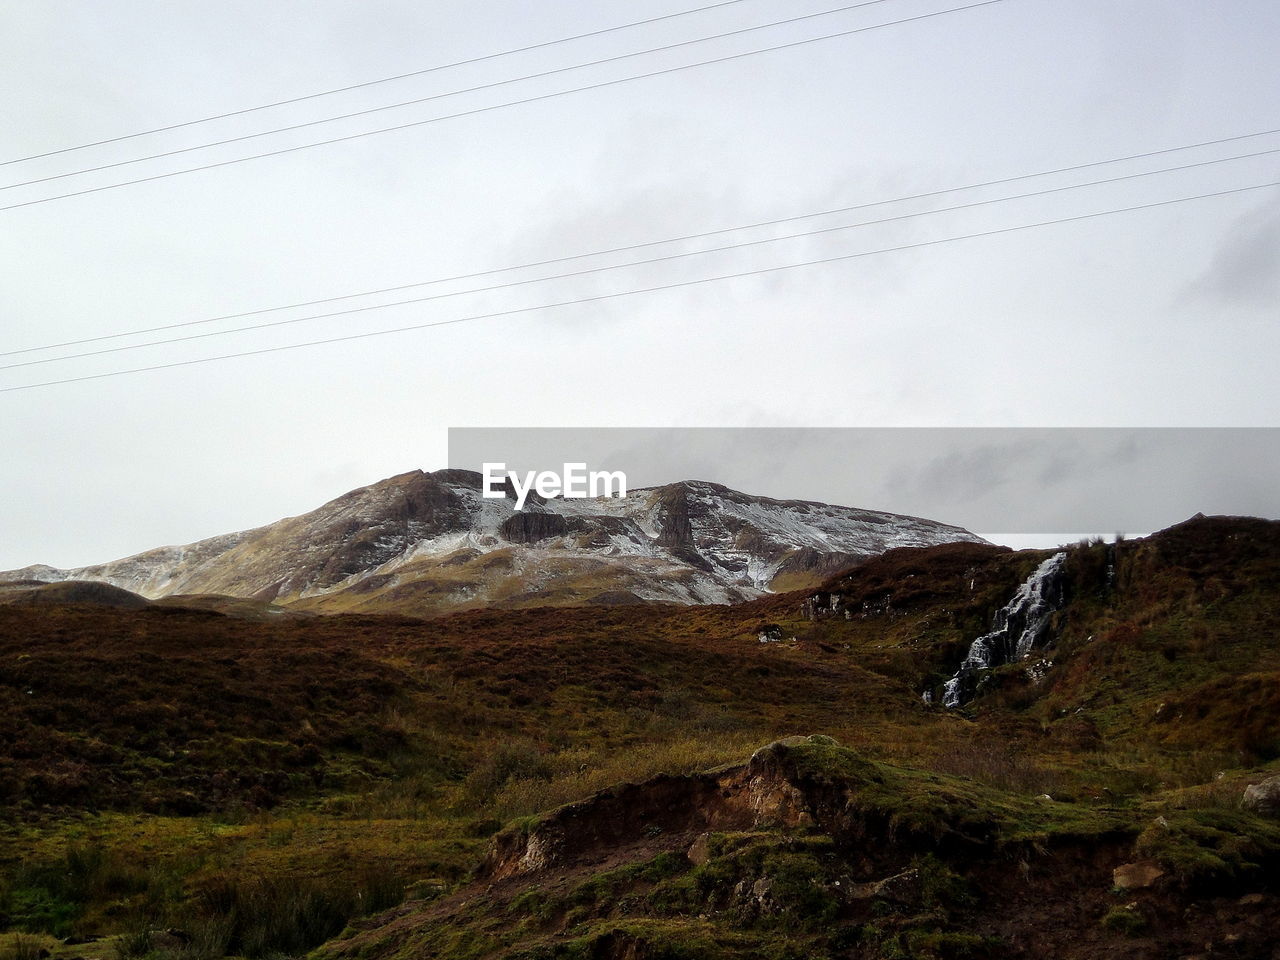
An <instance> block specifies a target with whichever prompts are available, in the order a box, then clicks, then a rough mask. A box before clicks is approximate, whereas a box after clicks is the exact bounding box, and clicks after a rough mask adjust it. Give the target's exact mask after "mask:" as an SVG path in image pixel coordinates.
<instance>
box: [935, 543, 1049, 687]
mask: <svg viewBox="0 0 1280 960" xmlns="http://www.w3.org/2000/svg"><path fill="white" fill-rule="evenodd" d="M1066 562H1067V555H1066V553H1065V552H1064V553H1055V554H1054V555H1053V556H1052V557H1050V558H1049V559H1048V560H1046V561H1044V563H1042V564H1040V566H1038V567H1036V569H1035V572H1034V573H1032V574H1031V576H1030V577H1028V578H1027V581H1026V583H1024V584H1023V585H1022V586H1020V587H1019V588H1018V592H1017V593H1015V594H1014V595H1013V599H1012V600H1010V601H1009V602H1008V603H1006V604H1005V605H1004V606H1003V607H1001V608H1000V609H999V610H998V611H996V616H995V622H994V623H993V624H992V629H991V632H990V633H984V634H983V635H982V636H980V637H979V638H978V639H977V640H975V641H973V645H972V646H970V647H969V653H968V655H967V656H966V657H965V658H964V662H963V663H961V664H960V669H959V670H957V671H956V675H955V676H954V677H952V678H951V679H950V680H948V681H947V683H946V685H945V686H944V687H943V690H942V704H943V706H945V707H958V706H960V705H961V704H963V703H964V702H965V701H967V700H968V699H969V698H970V697H972V696H973V689H974V687H975V686H976V685H977V675H978V674H979V673H980V672H981V671H984V670H990V669H991V668H992V667H999V666H1002V665H1004V664H1006V663H1013V662H1014V661H1016V660H1022V659H1023V658H1025V657H1026V656H1027V655H1028V654H1029V653H1031V651H1032V650H1034V649H1035V648H1036V647H1037V646H1039V645H1040V642H1041V640H1043V639H1044V635H1045V633H1046V632H1047V631H1048V629H1049V616H1050V614H1052V613H1053V612H1054V611H1055V610H1058V609H1059V608H1061V606H1062V603H1063V599H1064V598H1063V590H1062V579H1063V578H1062V573H1063V569H1064V568H1065V566H1066Z"/></svg>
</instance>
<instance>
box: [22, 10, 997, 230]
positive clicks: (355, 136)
mask: <svg viewBox="0 0 1280 960" xmlns="http://www.w3.org/2000/svg"><path fill="white" fill-rule="evenodd" d="M873 2H874V0H873ZM1003 2H1005V0H980V2H977V3H970V4H966V5H963V6H958V7H950V8H948V9H946V10H936V11H933V12H931V13H925V14H920V15H918V16H914V17H905V18H903V19H900V20H891V21H888V22H886V23H876V24H871V25H869V26H863V27H855V28H852V29H849V30H840V31H837V32H834V33H827V34H822V35H821V36H817V37H807V38H805V39H803V40H793V41H790V42H788V43H781V44H777V45H775V46H772V47H763V48H761V49H758V50H748V51H745V52H743V53H735V54H729V55H727V56H723V57H715V58H712V59H709V60H700V61H698V62H696V63H686V64H680V65H679V66H674V67H665V68H663V69H660V70H652V71H649V72H648V73H639V74H634V75H632V76H629V77H617V78H614V79H612V80H603V81H600V82H597V83H589V84H584V85H583V86H579V87H571V88H569V89H567V90H556V91H553V92H551V93H544V94H539V95H537V96H533V97H525V98H523V99H519V100H510V101H506V102H504V103H496V104H489V105H488V106H484V107H474V108H471V109H468V110H460V111H458V112H456V113H450V114H445V115H443V116H438V117H428V118H426V119H424V120H413V121H410V122H408V123H400V124H394V125H392V126H388V127H380V128H378V129H376V130H365V131H363V132H361V133H352V134H347V135H345V136H341V137H331V138H329V139H327V140H318V141H315V142H313V143H304V144H298V145H296V146H292V147H282V148H280V149H277V150H268V151H265V152H263V153H255V154H251V155H250V156H247V157H235V158H233V159H230V160H220V161H216V162H213V163H206V164H201V165H199V166H195V167H188V168H186V169H184V170H170V171H167V172H165V173H158V174H153V175H152V176H149V177H139V178H137V179H134V180H125V181H122V182H120V183H111V184H104V185H102V186H98V187H89V188H86V189H84V190H73V191H70V192H68V193H60V194H56V195H54V196H52V197H41V198H38V199H35V200H26V201H23V202H21V203H11V204H7V205H5V206H0V212H3V211H7V210H18V209H21V208H23V207H32V206H36V205H39V204H44V203H52V202H53V201H55V200H66V199H69V198H71V197H83V196H87V195H89V194H93V193H101V192H103V191H104V190H115V189H118V188H120V187H129V186H134V185H137V184H141V183H152V182H154V181H156V180H165V179H168V178H170V177H177V176H182V175H183V174H187V173H197V172H199V171H203V170H215V169H219V168H221V167H228V166H232V165H234V164H239V163H246V162H248V161H250V160H261V159H263V158H266V157H277V156H283V155H285V154H289V153H297V152H299V151H301V150H310V149H313V148H315V147H325V146H331V145H332V144H335V143H348V142H350V141H353V140H360V139H363V138H365V137H372V136H377V135H379V134H383V133H391V132H393V131H397V130H408V129H412V128H416V127H421V126H425V125H427V124H432V123H441V122H443V121H445V120H456V119H458V118H460V117H470V116H475V115H477V114H482V113H488V112H491V111H494V110H503V109H506V108H508V107H517V106H525V105H527V104H531V103H540V102H543V101H546V100H551V99H554V98H556V97H563V96H567V95H569V94H573V93H582V92H585V91H588V90H600V89H603V88H605V87H612V86H617V85H618V84H623V83H631V82H632V81H635V80H647V79H650V78H652V77H660V76H666V75H669V74H674V73H679V72H681V71H684V70H692V69H696V68H698V67H706V66H712V65H714V64H721V63H729V62H731V61H736V60H742V59H744V58H746V57H754V56H758V55H759V54H762V53H773V52H776V51H779V50H789V49H794V48H796V47H801V46H806V45H808V44H813V43H820V42H823V41H826V40H834V39H838V38H840V37H848V36H853V35H855V34H859V33H867V32H870V31H872V30H881V29H884V28H886V27H896V26H901V25H903V24H906V23H915V22H918V21H921V20H930V19H933V18H935V17H941V16H946V15H948V14H952V13H961V12H964V11H967V10H976V9H978V8H980V7H989V6H992V5H994V4H997V3H1003ZM276 132H283V131H276ZM255 136H256V135H255ZM227 142H231V141H227ZM192 149H198V148H192ZM157 156H162V155H160V154H158V155H157ZM148 159H149V158H148ZM130 162H132V161H130ZM83 172H88V171H83ZM32 182H35V181H32ZM20 185H21V184H14V185H13V186H20Z"/></svg>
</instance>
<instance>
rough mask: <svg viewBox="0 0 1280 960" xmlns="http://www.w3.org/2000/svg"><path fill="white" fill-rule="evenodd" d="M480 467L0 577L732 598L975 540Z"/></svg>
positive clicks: (840, 516)
mask: <svg viewBox="0 0 1280 960" xmlns="http://www.w3.org/2000/svg"><path fill="white" fill-rule="evenodd" d="M480 481H481V478H480V475H479V474H477V473H472V472H469V471H463V470H440V471H437V472H435V473H423V472H422V471H413V472H410V473H405V474H401V475H399V476H395V477H391V478H389V479H387V480H383V481H381V482H379V483H375V484H372V485H370V486H367V487H361V488H359V489H357V490H353V491H351V492H349V493H347V494H344V495H343V496H341V497H338V498H337V499H335V500H332V501H330V502H329V503H326V504H324V505H323V506H321V507H320V508H318V509H316V510H313V511H311V512H310V513H306V514H303V515H301V516H298V517H290V518H287V519H284V520H280V521H278V522H276V523H273V524H269V525H267V526H265V527H259V528H257V529H253V530H246V531H242V532H240V533H233V534H227V535H224V536H218V537H213V538H210V539H207V540H202V541H199V542H198V543H194V544H190V545H187V546H180V547H162V548H159V549H156V550H150V551H147V552H145V553H141V554H138V555H137V556H133V557H127V558H125V559H122V560H116V561H113V562H111V563H106V564H99V565H95V566H90V567H82V568H79V569H73V570H57V569H54V568H52V567H46V566H33V567H26V568H23V569H21V570H15V571H10V572H8V573H0V580H41V581H59V580H89V581H100V582H103V583H109V584H112V585H113V586H118V587H121V588H123V589H126V590H131V591H133V592H135V593H138V594H141V595H142V596H145V597H149V598H157V597H164V596H173V595H177V594H214V595H225V596H231V597H242V598H253V599H256V600H262V601H270V602H275V603H289V604H294V605H298V606H302V607H307V608H311V609H316V610H321V611H326V612H337V611H371V612H374V611H382V612H386V611H398V612H407V613H434V612H441V611H446V610H450V609H459V608H463V607H473V606H482V605H489V604H498V605H505V606H530V605H548V604H555V605H566V604H577V603H628V602H630V603H635V602H676V603H726V602H734V601H740V600H745V599H749V598H751V597H756V596H760V595H762V594H764V593H765V592H767V591H770V590H778V589H788V588H795V587H800V586H806V585H810V584H814V583H816V582H818V581H820V580H821V579H822V577H824V576H826V575H829V574H831V573H833V572H835V571H837V570H839V569H843V568H846V567H848V566H850V565H852V564H854V563H856V562H858V561H861V560H865V559H866V558H868V557H871V556H875V555H877V554H880V553H882V552H883V551H884V550H886V549H889V548H892V547H902V546H926V545H930V544H938V543H946V542H952V541H965V542H981V541H980V538H978V537H975V536H974V535H973V534H971V533H969V532H968V531H966V530H963V529H961V528H959V527H953V526H948V525H946V524H941V523H936V522H934V521H929V520H921V519H918V518H914V517H905V516H900V515H897V514H889V513H880V512H876V511H869V510H857V509H853V508H848V507H837V506H829V505H826V504H819V503H809V502H805V501H796V500H786V501H782V500H771V499H768V498H765V497H754V496H749V495H746V494H742V493H738V492H736V491H733V490H730V489H728V488H727V487H724V486H721V485H719V484H714V483H707V482H701V481H687V482H682V483H675V484H669V485H667V486H663V487H655V488H649V489H644V490H635V491H632V492H631V493H630V494H629V495H628V496H627V497H623V498H616V499H593V500H563V499H556V500H542V499H541V498H535V499H533V500H531V501H530V502H529V503H528V504H527V505H526V507H525V509H524V510H523V511H516V510H515V508H514V503H513V500H512V499H511V498H510V497H508V498H507V499H503V500H495V499H485V498H483V497H482V496H481V486H480Z"/></svg>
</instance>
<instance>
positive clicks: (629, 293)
mask: <svg viewBox="0 0 1280 960" xmlns="http://www.w3.org/2000/svg"><path fill="white" fill-rule="evenodd" d="M1269 187H1280V180H1273V181H1270V182H1268V183H1257V184H1253V185H1251V186H1247V187H1235V188H1232V189H1230V190H1218V191H1214V192H1212V193H1201V194H1195V195H1193V196H1190V197H1175V198H1173V199H1170V200H1158V201H1155V202H1152V203H1142V204H1136V205H1134V206H1129V207H1120V208H1117V209H1113V210H1101V211H1097V212H1094V213H1082V214H1076V215H1074V216H1070V217H1060V218H1058V219H1055V220H1040V221H1037V222H1035V223H1024V224H1018V225H1016V226H1012V227H1001V228H999V229H995V230H984V231H981V232H979V233H969V234H963V235H960V236H956V237H942V238H939V239H937V240H921V241H918V242H916V243H906V244H900V245H898V246H895V247H881V248H879V249H876V250H864V251H861V252H859V253H846V254H842V255H840V256H835V257H823V258H821V259H816V260H804V261H801V262H799V263H786V264H782V265H780V266H775V267H761V268H759V269H756V270H744V271H741V272H739V273H727V274H719V275H717V276H713V277H702V278H699V279H697V280H682V281H679V282H676V283H667V284H661V285H659V286H654V287H643V288H640V289H636V290H623V291H620V292H617V293H605V294H597V295H595V296H591V297H581V298H579V299H576V300H561V301H558V302H555V303H544V304H539V305H537V306H532V307H517V308H514V309H510V310H499V311H495V312H493V313H481V314H473V315H471V316H466V317H454V318H452V319H449V320H435V321H432V322H430V323H416V324H411V325H409V326H405V327H394V328H392V329H389V330H372V331H365V332H363V333H352V334H346V335H343V336H340V337H329V338H326V339H323V340H308V341H305V342H303V343H291V344H285V345H282V346H277V347H261V348H259V349H257V350H245V351H241V352H239V353H228V354H222V355H220V356H216V357H198V358H196V359H193V360H176V361H173V362H170V363H159V364H153V365H151V366H146V367H134V368H131V369H128V370H113V371H109V372H107V373H94V374H88V375H86V376H80V377H68V378H66V379H64V380H48V381H44V382H42V383H29V384H23V385H21V386H16V387H0V393H13V392H16V391H19V390H34V389H37V388H39V387H53V386H61V385H63V384H68V383H83V382H85V381H88V380H103V379H106V378H108V377H120V376H126V375H129V374H134V373H147V372H149V371H153V370H169V369H173V368H175V367H187V366H192V365H194V364H198V363H213V362H215V361H219V360H234V359H238V358H241V357H252V356H259V355H261V354H267V353H279V352H281V351H285V350H298V349H301V348H303V347H317V346H324V345H327V344H332V343H347V342H350V341H353V340H363V339H367V338H370V337H381V336H386V335H388V334H394V333H408V332H410V331H414V330H426V329H429V328H432V327H446V326H451V325H454V324H460V323H470V322H472V321H475V320H492V319H497V318H499V317H510V316H516V315H519V314H522V313H534V312H536V311H539V310H552V309H556V308H559V307H571V306H578V305H581V304H587V303H600V302H602V301H606V300H617V299H620V298H622V297H633V296H638V295H640V294H645V293H658V292H661V291H665V290H677V289H681V288H685V287H692V286H696V285H699V284H703V283H716V282H719V281H721V280H739V279H744V278H746V277H755V276H760V275H762V274H767V273H779V272H781V271H784V270H795V269H798V268H800V267H812V266H820V265H823V264H829V263H840V262H844V261H848V260H856V259H860V258H864V257H871V256H878V255H880V254H884V253H899V252H902V251H905V250H918V249H923V248H926V247H935V246H940V245H942V244H945V243H955V242H958V241H960V240H976V239H980V238H983V237H995V236H1001V235H1003V234H1010V233H1016V232H1019V231H1023V230H1031V229H1035V228H1038V227H1049V226H1057V225H1059V224H1064V223H1078V222H1080V221H1083V220H1092V219H1096V218H1098V217H1104V216H1112V215H1114V214H1118V213H1132V212H1134V211H1137V210H1151V209H1154V208H1157V207H1167V206H1171V205H1173V204H1175V203H1187V202H1189V201H1192V200H1206V199H1210V198H1213V197H1225V196H1231V195H1233V194H1240V193H1246V192H1249V191H1253V190H1263V189H1267V188H1269Z"/></svg>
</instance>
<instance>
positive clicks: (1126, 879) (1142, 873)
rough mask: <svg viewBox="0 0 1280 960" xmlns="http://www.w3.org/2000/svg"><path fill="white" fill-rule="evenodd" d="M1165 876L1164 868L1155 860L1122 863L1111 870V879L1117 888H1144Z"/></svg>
mask: <svg viewBox="0 0 1280 960" xmlns="http://www.w3.org/2000/svg"><path fill="white" fill-rule="evenodd" d="M1163 876H1164V868H1163V867H1161V866H1160V864H1158V863H1156V862H1155V861H1154V860H1140V861H1138V862H1137V863H1126V864H1122V865H1121V866H1118V867H1116V868H1115V870H1113V871H1111V879H1112V882H1113V883H1114V884H1115V888H1116V889H1117V890H1142V889H1145V888H1146V887H1150V886H1152V885H1154V884H1155V882H1156V881H1157V880H1159V879H1160V878H1161V877H1163Z"/></svg>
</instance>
